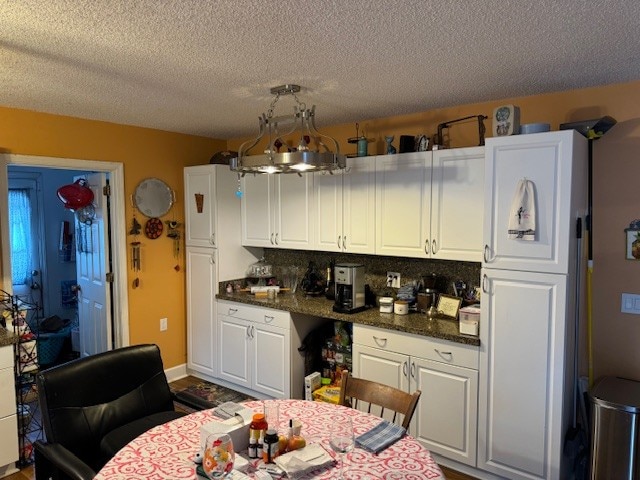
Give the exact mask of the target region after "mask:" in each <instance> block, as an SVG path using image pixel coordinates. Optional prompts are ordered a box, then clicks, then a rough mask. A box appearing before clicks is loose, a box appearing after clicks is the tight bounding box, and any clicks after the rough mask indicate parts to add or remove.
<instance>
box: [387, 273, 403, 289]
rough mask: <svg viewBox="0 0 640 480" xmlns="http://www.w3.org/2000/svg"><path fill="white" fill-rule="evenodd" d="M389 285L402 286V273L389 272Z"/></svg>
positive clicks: (393, 286)
mask: <svg viewBox="0 0 640 480" xmlns="http://www.w3.org/2000/svg"><path fill="white" fill-rule="evenodd" d="M387 287H392V288H400V274H399V273H398V272H387Z"/></svg>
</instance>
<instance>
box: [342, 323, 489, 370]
mask: <svg viewBox="0 0 640 480" xmlns="http://www.w3.org/2000/svg"><path fill="white" fill-rule="evenodd" d="M353 343H357V344H359V345H366V346H369V347H373V348H379V349H381V350H385V351H390V352H396V353H402V354H405V355H410V356H412V357H420V358H425V359H427V360H434V361H436V362H442V363H446V364H448V365H458V366H461V367H467V368H473V369H478V363H479V354H480V352H479V348H478V347H475V346H473V345H463V344H458V343H453V342H448V341H446V340H440V339H437V338H432V337H423V336H420V335H412V334H409V333H404V332H396V331H393V330H385V329H383V328H377V327H370V326H366V325H357V324H355V325H353Z"/></svg>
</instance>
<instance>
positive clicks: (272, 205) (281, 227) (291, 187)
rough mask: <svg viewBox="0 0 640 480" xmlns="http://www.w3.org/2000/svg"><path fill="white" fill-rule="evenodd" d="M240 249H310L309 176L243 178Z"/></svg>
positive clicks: (310, 209) (310, 194)
mask: <svg viewBox="0 0 640 480" xmlns="http://www.w3.org/2000/svg"><path fill="white" fill-rule="evenodd" d="M242 191H243V196H242V245H244V246H251V247H276V248H290V249H310V248H313V243H312V242H313V222H312V218H313V215H312V214H313V212H312V202H313V175H300V176H298V175H293V174H291V175H267V174H259V175H245V176H244V178H243V179H242Z"/></svg>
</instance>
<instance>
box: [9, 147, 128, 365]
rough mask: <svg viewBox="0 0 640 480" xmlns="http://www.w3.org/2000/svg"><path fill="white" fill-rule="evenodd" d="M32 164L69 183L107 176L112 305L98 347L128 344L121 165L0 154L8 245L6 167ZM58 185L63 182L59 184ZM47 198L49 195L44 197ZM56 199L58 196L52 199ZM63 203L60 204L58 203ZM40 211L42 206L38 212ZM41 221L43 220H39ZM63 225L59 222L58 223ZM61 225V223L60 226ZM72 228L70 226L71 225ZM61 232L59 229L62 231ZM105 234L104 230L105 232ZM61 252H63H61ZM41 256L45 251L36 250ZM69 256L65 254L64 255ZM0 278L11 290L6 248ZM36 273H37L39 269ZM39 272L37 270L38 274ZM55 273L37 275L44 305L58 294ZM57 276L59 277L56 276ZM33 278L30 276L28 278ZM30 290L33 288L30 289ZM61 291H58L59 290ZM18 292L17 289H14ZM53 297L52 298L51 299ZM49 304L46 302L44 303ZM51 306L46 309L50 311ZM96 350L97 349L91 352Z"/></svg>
mask: <svg viewBox="0 0 640 480" xmlns="http://www.w3.org/2000/svg"><path fill="white" fill-rule="evenodd" d="M27 167H31V170H33V171H38V172H42V175H43V176H46V175H47V174H50V175H54V174H56V175H58V176H59V175H63V176H64V177H63V178H67V179H68V181H66V182H65V183H72V181H73V176H74V175H77V174H78V173H85V174H86V172H98V173H103V174H105V175H103V176H107V177H108V178H109V187H110V196H109V203H110V205H109V211H110V220H111V222H110V223H111V226H110V231H111V235H110V242H109V244H108V250H110V252H111V262H110V263H111V268H110V270H111V273H112V274H113V281H112V283H111V285H106V287H105V288H108V287H111V290H112V301H111V306H112V308H110V309H108V310H109V311H108V312H106V316H104V318H102V319H101V321H104V322H108V325H107V330H108V333H109V339H108V340H107V341H105V345H106V347H100V349H111V348H117V347H120V346H126V345H128V344H129V329H128V299H127V298H128V297H127V264H126V237H125V235H126V231H125V225H124V223H125V215H124V205H125V203H124V176H123V165H122V164H121V163H116V162H97V161H89V160H79V159H65V158H52V157H38V156H27V155H10V154H1V155H0V229H1V238H2V245H9V234H10V228H9V222H8V190H9V170H10V169H15V170H25V169H27ZM59 186H62V184H60V185H59ZM46 201H47V202H49V201H50V199H49V198H48V197H47V200H46ZM54 201H57V200H54ZM60 205H62V204H60ZM39 215H42V209H41V210H40V212H39ZM41 224H42V223H41ZM61 225H62V224H61ZM61 228H62V227H61ZM72 229H73V227H72ZM61 233H62V232H61ZM105 235H106V232H105ZM60 253H61V254H62V255H64V252H60ZM39 255H40V258H41V259H43V258H44V257H45V255H43V254H42V253H40V254H39ZM67 258H68V257H67ZM2 265H3V268H2V282H3V288H4V289H5V290H9V291H11V290H12V284H13V281H12V280H13V279H12V268H11V266H12V259H11V252H10V249H9V248H2ZM38 274H39V273H38ZM39 275H40V274H39ZM52 277H55V275H52V272H51V269H49V271H46V269H45V271H44V272H43V274H41V276H40V278H38V286H41V290H40V292H37V294H38V295H41V296H42V301H40V304H41V305H43V306H44V308H45V309H48V307H53V306H54V303H57V302H58V297H60V298H61V294H62V292H61V284H60V282H59V281H56V282H54V283H53V284H51V285H49V283H50V282H49V280H50V279H51V278H52ZM58 280H59V279H58ZM31 282H33V280H31ZM32 292H33V290H32ZM59 292H60V293H59ZM14 293H17V292H14ZM52 299H55V300H52ZM47 304H49V305H47ZM53 310H54V309H48V311H53ZM46 312H47V310H45V313H46ZM94 353H97V352H94Z"/></svg>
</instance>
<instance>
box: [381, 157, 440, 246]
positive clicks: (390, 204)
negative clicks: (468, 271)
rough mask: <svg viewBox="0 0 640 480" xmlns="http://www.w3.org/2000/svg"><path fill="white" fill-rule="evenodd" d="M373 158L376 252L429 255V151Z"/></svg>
mask: <svg viewBox="0 0 640 480" xmlns="http://www.w3.org/2000/svg"><path fill="white" fill-rule="evenodd" d="M375 162H376V253H377V254H378V255H393V256H399V257H423V258H425V257H428V256H429V252H430V246H431V242H430V231H429V228H430V221H431V212H430V207H431V152H415V153H401V154H396V155H381V156H378V157H376V158H375Z"/></svg>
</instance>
